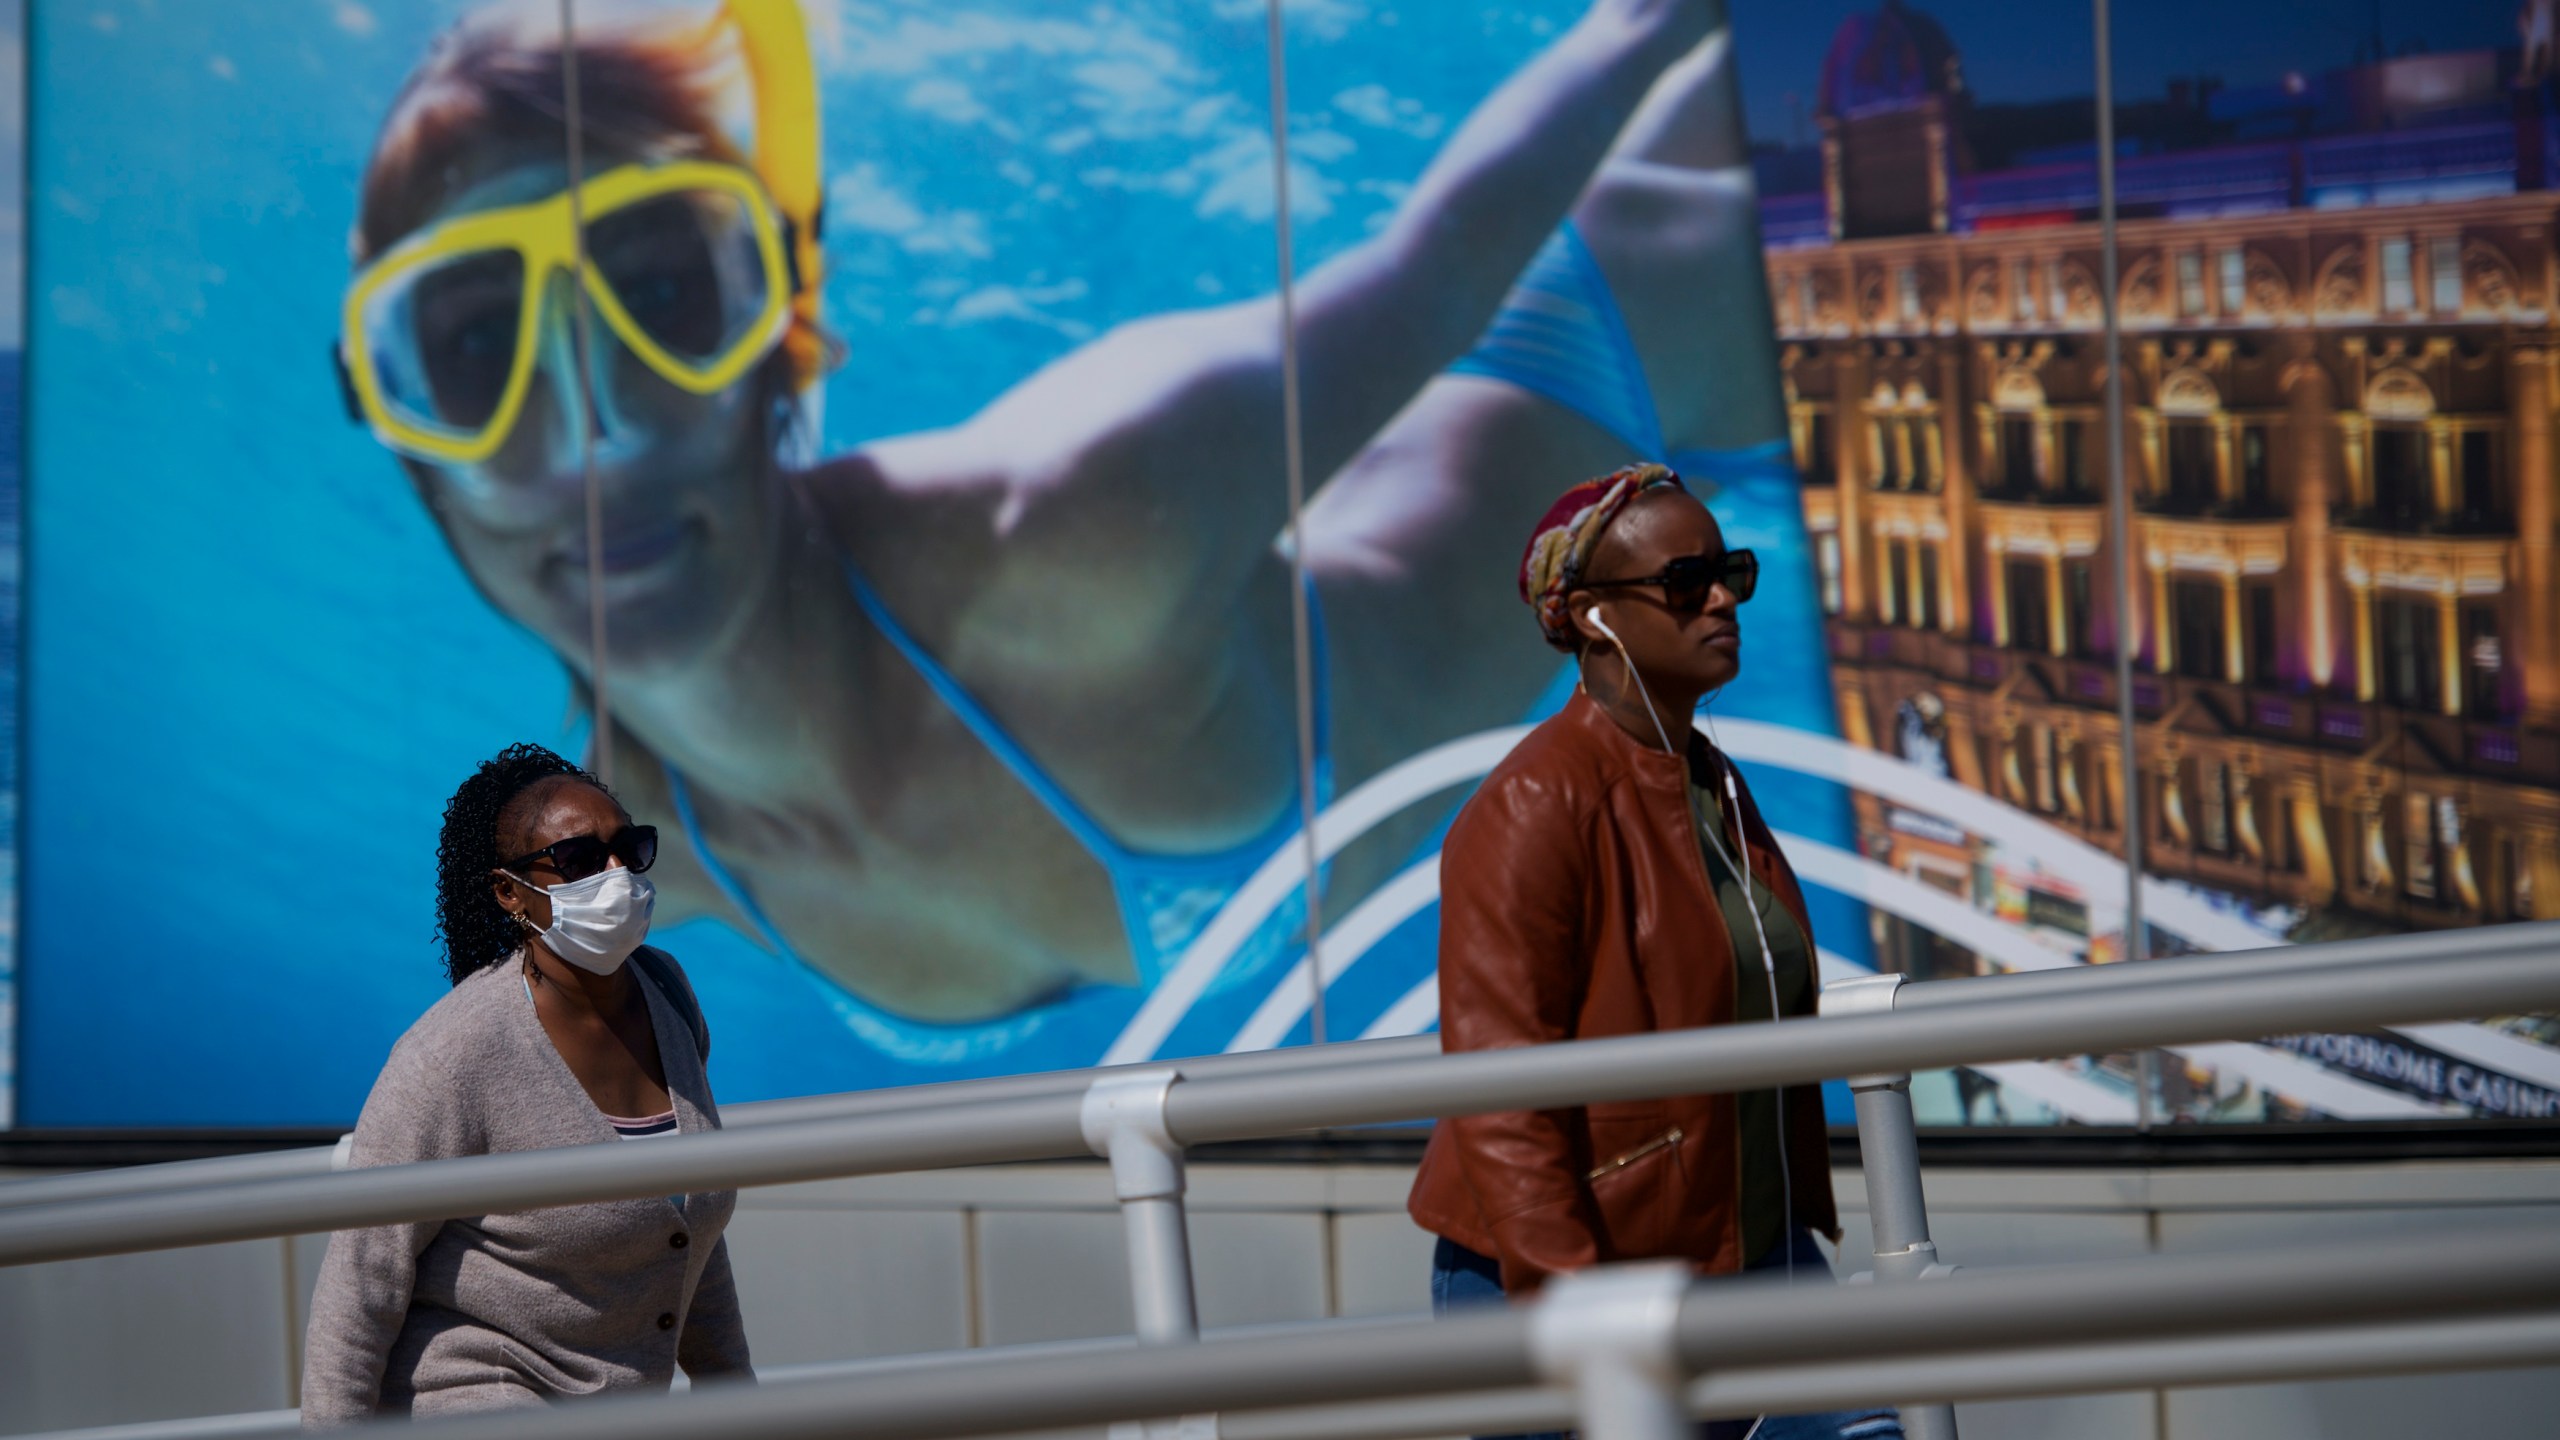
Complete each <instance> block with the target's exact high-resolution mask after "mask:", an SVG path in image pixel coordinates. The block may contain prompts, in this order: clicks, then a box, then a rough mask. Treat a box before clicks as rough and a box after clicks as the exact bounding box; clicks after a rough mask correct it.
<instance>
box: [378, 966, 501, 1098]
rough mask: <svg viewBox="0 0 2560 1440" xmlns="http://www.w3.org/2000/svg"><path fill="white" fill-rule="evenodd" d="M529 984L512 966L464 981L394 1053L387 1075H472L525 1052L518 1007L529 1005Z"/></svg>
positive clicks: (430, 1008) (479, 973) (477, 973)
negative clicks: (394, 1071)
mask: <svg viewBox="0 0 2560 1440" xmlns="http://www.w3.org/2000/svg"><path fill="white" fill-rule="evenodd" d="M523 983H524V982H523V980H522V978H521V976H520V975H519V974H518V972H517V969H516V966H515V965H514V964H513V963H511V962H510V961H507V960H501V961H499V962H498V963H496V964H494V965H491V966H488V967H486V968H485V969H480V970H475V971H473V972H472V973H470V974H469V975H466V976H464V977H462V979H461V980H460V981H459V982H457V983H456V984H455V985H454V987H453V988H452V989H451V990H448V991H446V992H445V993H444V995H443V996H442V997H440V998H439V999H437V1001H436V1003H434V1004H433V1005H430V1006H428V1007H427V1010H426V1013H425V1014H423V1015H420V1016H419V1017H418V1018H417V1019H416V1020H415V1021H414V1022H412V1023H411V1024H410V1026H409V1028H408V1030H407V1031H406V1032H405V1033H404V1034H402V1035H401V1037H400V1039H399V1042H398V1043H397V1044H395V1045H393V1046H392V1047H391V1061H392V1064H391V1066H390V1067H386V1073H387V1072H388V1070H389V1069H391V1068H394V1067H399V1068H419V1069H427V1070H438V1071H444V1072H447V1073H454V1072H464V1073H468V1072H471V1071H477V1070H482V1069H485V1068H487V1065H488V1063H489V1062H490V1061H491V1060H493V1059H495V1058H497V1057H499V1056H502V1055H505V1054H509V1053H512V1052H514V1051H517V1050H520V1049H522V1048H523V1047H522V1045H521V1043H520V1040H521V1037H520V1036H519V1035H518V1033H517V1032H518V1031H519V1030H520V1029H521V1028H522V1027H521V1026H519V1025H516V1024H515V1023H513V1022H514V1021H515V1020H516V1019H517V1018H518V1017H517V1016H516V1015H515V1014H514V1013H513V1006H515V1005H522V1004H527V1003H529V1002H528V1001H527V1000H526V997H525V994H524V991H523V988H522V986H523Z"/></svg>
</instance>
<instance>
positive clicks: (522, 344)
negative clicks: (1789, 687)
mask: <svg viewBox="0 0 2560 1440" xmlns="http://www.w3.org/2000/svg"><path fill="white" fill-rule="evenodd" d="M723 25H725V26H728V27H730V28H732V29H734V30H735V32H736V35H737V39H738V45H739V49H740V51H741V52H742V54H743V55H744V57H745V60H746V65H747V70H748V74H749V77H750V79H751V82H752V84H753V88H754V95H755V159H754V168H753V170H752V171H750V170H746V169H741V168H739V167H737V166H735V165H729V164H724V163H720V162H717V161H709V160H676V161H669V162H665V163H658V164H635V165H624V166H620V167H617V168H615V169H613V170H610V171H607V172H606V173H604V174H602V175H598V176H595V177H593V178H591V179H588V180H586V181H585V182H584V183H582V184H580V185H579V186H578V187H577V188H576V189H575V190H574V191H567V190H564V191H562V192H560V193H559V194H556V195H552V196H549V197H547V198H545V199H542V200H538V201H535V202H533V203H531V204H526V205H514V206H508V207H505V208H503V209H495V210H482V211H475V212H473V213H470V214H467V215H459V216H455V217H453V218H452V219H449V220H446V221H444V222H442V223H440V224H437V225H434V226H432V227H429V228H428V229H425V230H422V231H420V232H418V233H417V234H415V235H412V236H410V237H409V238H408V239H406V240H404V241H402V242H401V243H400V244H398V245H396V246H394V247H392V248H391V249H390V250H388V251H385V252H384V253H383V254H382V255H381V256H379V257H377V258H376V259H374V260H373V261H372V262H371V263H369V264H367V265H366V266H365V267H364V268H363V269H362V270H361V271H359V272H358V273H357V275H356V277H355V279H354V281H353V282H352V283H350V284H349V285H348V287H347V295H346V303H345V309H344V314H343V317H342V324H341V330H340V338H339V342H338V348H337V360H338V366H339V374H340V377H341V379H342V381H343V383H344V386H345V390H346V397H347V400H348V402H349V409H350V411H351V412H352V413H353V414H354V415H355V416H356V418H358V419H361V420H363V421H364V422H365V423H366V424H367V425H369V426H370V427H372V430H373V432H374V434H375V436H376V437H377V438H379V439H380V440H381V441H382V443H383V444H385V445H387V446H389V447H391V448H392V449H394V450H397V451H399V452H401V453H403V454H406V455H411V456H415V457H417V458H419V459H422V460H431V461H441V462H445V463H450V464H474V463H477V462H479V461H482V460H486V459H488V458H489V456H491V455H492V454H495V453H496V452H497V450H498V447H499V446H501V445H503V444H505V443H506V439H507V436H508V435H509V434H510V433H512V432H513V430H514V428H515V423H516V420H517V418H518V416H519V415H520V414H521V412H522V410H523V406H524V399H525V395H526V393H527V391H529V390H530V389H531V387H532V379H533V371H534V368H535V366H536V364H537V363H538V360H539V352H540V349H541V345H540V334H539V331H540V327H541V323H542V311H543V294H544V291H545V290H546V288H547V287H548V286H549V285H550V283H551V280H552V277H553V276H555V275H558V274H563V273H568V274H573V275H575V276H576V281H577V283H578V284H579V285H580V286H581V287H583V289H584V290H585V292H586V295H587V298H588V300H589V302H590V303H591V304H592V305H593V307H594V311H595V314H596V316H597V317H598V318H599V319H601V320H602V321H603V322H604V325H605V328H606V329H608V330H610V331H611V332H612V334H613V335H614V336H615V338H616V339H618V340H620V341H621V343H622V344H623V346H624V347H625V348H626V349H628V350H629V351H630V353H631V354H632V355H633V356H635V357H636V358H638V359H639V361H640V362H641V363H642V364H643V365H645V366H647V367H648V368H649V370H650V371H652V372H653V373H655V374H657V375H658V376H660V377H661V378H663V379H665V380H666V381H667V382H668V383H669V384H671V385H674V386H676V387H678V388H680V389H683V390H686V391H689V392H691V393H693V394H696V395H710V394H716V393H718V392H719V391H721V390H724V389H726V388H728V387H729V386H731V385H734V384H736V383H737V382H738V381H739V380H740V378H741V377H743V376H745V375H746V374H747V373H748V372H749V371H751V370H753V369H754V368H755V366H757V365H758V364H759V363H761V362H762V361H763V360H764V359H765V358H766V357H767V356H769V355H771V354H772V353H773V352H774V350H775V349H776V348H777V347H779V348H781V349H783V350H784V351H785V352H786V353H787V354H788V355H789V356H790V359H791V362H792V366H793V371H794V374H795V375H796V377H797V378H798V381H799V383H800V384H802V385H807V384H810V383H813V382H814V381H815V380H816V379H817V378H818V376H819V375H820V374H822V373H823V371H824V369H825V366H826V363H827V360H828V353H827V350H828V345H827V340H826V338H825V335H824V332H823V331H822V330H821V329H820V328H819V300H820V285H819V278H820V275H821V269H822V251H821V248H820V224H821V219H822V210H823V205H824V190H823V186H822V182H821V179H820V176H819V131H818V86H817V73H816V68H815V66H814V64H813V63H812V61H811V58H810V54H809V41H808V32H807V29H806V27H805V25H804V23H803V20H802V17H801V14H800V6H799V4H798V0H726V3H724V4H723V6H722V7H721V11H720V13H719V15H718V17H716V18H715V20H714V21H713V28H714V30H715V31H716V30H717V29H718V28H719V27H720V26H723ZM580 215H582V216H583V217H584V220H585V234H584V237H583V241H584V243H583V246H581V243H580V240H581V237H580V235H579V233H578V227H577V225H576V223H575V219H574V218H573V217H576V216H580ZM582 250H583V263H581V251H582Z"/></svg>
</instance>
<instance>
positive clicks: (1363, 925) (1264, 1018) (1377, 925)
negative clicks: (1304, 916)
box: [1227, 850, 1440, 1055]
mask: <svg viewBox="0 0 2560 1440" xmlns="http://www.w3.org/2000/svg"><path fill="white" fill-rule="evenodd" d="M1439 899H1440V852H1439V851H1437V850H1434V851H1432V852H1431V855H1430V857H1429V858H1427V859H1424V860H1421V861H1418V862H1416V863H1415V864H1413V865H1412V866H1410V867H1408V868H1407V869H1406V870H1405V872H1404V873H1403V874H1401V875H1398V876H1397V877H1396V878H1394V879H1393V880H1390V881H1388V882H1387V883H1386V884H1384V885H1381V886H1379V887H1378V889H1377V891H1376V893H1374V894H1372V895H1371V896H1370V897H1369V898H1368V899H1366V900H1363V901H1361V902H1360V904H1359V906H1358V907H1357V908H1356V909H1354V910H1353V911H1352V912H1351V913H1350V914H1348V915H1345V916H1344V917H1342V923H1341V924H1339V925H1336V926H1334V927H1333V928H1332V929H1330V930H1327V931H1326V932H1324V943H1323V944H1322V945H1320V946H1318V947H1317V953H1319V954H1321V955H1322V956H1323V957H1324V962H1325V963H1324V972H1325V973H1324V983H1325V987H1326V988H1327V989H1331V988H1332V987H1333V984H1334V982H1335V981H1338V980H1340V979H1341V978H1342V977H1343V976H1344V975H1346V974H1348V973H1350V970H1351V967H1352V966H1354V965H1357V964H1359V963H1360V958H1361V957H1362V956H1364V955H1366V954H1368V953H1369V951H1370V949H1371V948H1372V947H1373V946H1375V945H1376V944H1377V943H1378V942H1379V941H1381V940H1384V939H1386V938H1387V936H1388V935H1389V934H1390V933H1391V932H1393V931H1394V930H1395V928H1396V927H1397V926H1399V925H1401V924H1403V923H1404V922H1405V921H1407V920H1410V919H1412V918H1413V917H1414V916H1415V915H1416V914H1418V913H1420V912H1421V911H1422V910H1424V909H1425V908H1427V907H1429V906H1431V905H1433V904H1435V903H1437V902H1438V901H1439ZM1312 1008H1313V1001H1312V1000H1311V999H1310V995H1309V986H1308V984H1307V962H1306V961H1305V960H1304V959H1303V958H1302V959H1300V960H1299V961H1298V963H1297V964H1295V965H1293V966H1290V967H1289V973H1288V974H1287V975H1285V976H1283V977H1281V980H1280V983H1279V984H1277V985H1274V986H1272V987H1271V993H1270V995H1269V996H1267V997H1265V998H1264V1000H1263V1002H1262V1007H1261V1008H1260V1009H1258V1010H1256V1011H1254V1012H1253V1018H1252V1019H1250V1020H1247V1021H1246V1022H1244V1028H1243V1029H1241V1030H1238V1031H1237V1032H1236V1038H1235V1039H1234V1040H1232V1041H1229V1042H1228V1044H1227V1053H1228V1054H1230V1055H1233V1054H1235V1053H1236V1052H1238V1051H1240V1050H1268V1049H1270V1048H1271V1047H1273V1046H1274V1045H1277V1044H1279V1043H1280V1042H1281V1041H1283V1040H1286V1039H1288V1038H1289V1031H1290V1030H1291V1029H1292V1028H1294V1027H1295V1026H1296V1025H1297V1023H1298V1021H1299V1020H1300V1019H1301V1018H1303V1017H1304V1016H1305V1015H1306V1013H1307V1011H1308V1010H1310V1009H1312ZM1404 1033H1408V1034H1409V1033H1412V1032H1409V1031H1408V1032H1404Z"/></svg>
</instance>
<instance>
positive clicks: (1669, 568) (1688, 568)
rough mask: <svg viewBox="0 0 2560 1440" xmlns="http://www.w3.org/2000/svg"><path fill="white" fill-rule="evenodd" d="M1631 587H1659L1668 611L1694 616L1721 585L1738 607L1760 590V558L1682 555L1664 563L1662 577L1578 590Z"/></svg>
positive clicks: (1740, 553) (1738, 553)
mask: <svg viewBox="0 0 2560 1440" xmlns="http://www.w3.org/2000/svg"><path fill="white" fill-rule="evenodd" d="M1629 585H1659V586H1661V587H1662V603H1663V606H1664V607H1665V608H1666V609H1669V610H1673V611H1676V612H1678V613H1680V614H1683V615H1695V614H1697V613H1698V612H1699V611H1701V610H1704V609H1706V608H1707V593H1708V592H1709V591H1711V590H1713V589H1714V588H1715V587H1717V586H1718V585H1722V586H1723V587H1724V588H1725V589H1727V590H1729V591H1731V592H1732V593H1733V603H1734V604H1736V605H1739V604H1741V603H1742V602H1743V601H1745V600H1748V599H1750V598H1751V596H1752V593H1753V592H1755V591H1757V590H1758V589H1759V588H1760V557H1759V556H1757V555H1754V554H1752V553H1751V552H1750V551H1748V550H1727V551H1726V552H1724V553H1723V554H1722V555H1715V556H1708V555H1683V556H1681V557H1680V558H1679V559H1677V560H1670V561H1666V562H1664V564H1663V567H1662V573H1661V574H1659V575H1646V576H1642V577H1640V578H1638V579H1634V580H1585V581H1584V582H1582V584H1581V585H1579V586H1577V587H1575V588H1577V589H1582V590H1618V589H1623V588H1625V587H1626V586H1629Z"/></svg>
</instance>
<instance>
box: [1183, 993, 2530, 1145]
mask: <svg viewBox="0 0 2560 1440" xmlns="http://www.w3.org/2000/svg"><path fill="white" fill-rule="evenodd" d="M1907 988H1921V987H1907ZM2554 1006H2560V965H2555V964H2553V963H2552V961H2551V958H2550V957H2549V956H2547V955H2543V954H2539V953H2531V952H2493V953H2491V954H2488V955H2484V956H2479V957H2471V956H2461V957H2448V958H2445V959H2441V960H2436V961H2433V962H2431V963H2428V964H2425V965H2411V966H2380V965H2367V966H2357V967H2352V968H2349V969H2346V970H2341V971H2338V972H2336V973H2334V974H2325V975H2323V976H2322V978H2321V981H2320V983H2319V984H2317V985H2306V984H2304V983H2302V977H2301V976H2300V975H2298V974H2292V973H2275V974H2243V975H2239V976H2235V977H2232V978H2228V979H2213V980H2197V981H2195V982H2193V983H2192V984H2191V985H2151V986H2128V987H2123V988H2122V989H2121V990H2118V991H2110V992H2104V993H2098V994H2091V995H2086V996H2083V995H2079V994H2074V993H2062V994H2052V995H2045V996H2040V997H2035V998H2028V999H2019V1000H1986V1001H1985V1002H1984V1003H1982V1004H1980V1005H1973V1006H1964V1007H1948V1008H1943V1009H1938V1010H1935V1011H1930V1012H1924V1013H1897V1014H1892V1015H1875V1016H1855V1017H1846V1018H1840V1019H1809V1020H1788V1021H1784V1022H1782V1023H1779V1024H1776V1025H1738V1026H1729V1027H1720V1028H1718V1029H1715V1030H1708V1031H1688V1032H1683V1031H1665V1032H1661V1033H1658V1034H1651V1035H1631V1036H1626V1037H1622V1038H1619V1039H1612V1040H1585V1041H1579V1042H1575V1043H1572V1044H1565V1045H1541V1046H1532V1047H1527V1048H1523V1049H1514V1050H1478V1051H1469V1052H1466V1053H1463V1054H1457V1055H1445V1056H1435V1057H1432V1058H1430V1059H1426V1060H1386V1061H1380V1062H1378V1063H1376V1064H1372V1065H1364V1066H1362V1067H1360V1068H1359V1069H1358V1070H1356V1071H1353V1070H1341V1071H1314V1072H1310V1073H1307V1074H1304V1075H1302V1076H1300V1077H1299V1078H1298V1079H1297V1080H1296V1081H1295V1082H1294V1083H1292V1084H1290V1085H1288V1086H1286V1087H1280V1086H1271V1085H1260V1084H1254V1083H1252V1082H1249V1081H1231V1080H1228V1079H1226V1078H1224V1077H1220V1076H1203V1077H1201V1078H1199V1079H1197V1080H1186V1081H1185V1082H1184V1083H1182V1084H1180V1085H1177V1086H1175V1087H1174V1090H1173V1095H1172V1097H1171V1099H1170V1100H1169V1101H1168V1102H1167V1111H1168V1114H1169V1116H1170V1118H1171V1122H1172V1129H1173V1133H1174V1134H1175V1135H1176V1136H1177V1137H1179V1138H1180V1139H1181V1140H1182V1141H1183V1142H1184V1143H1186V1144H1200V1143H1203V1142H1207V1141H1217V1140H1241V1139H1246V1138H1250V1137H1254V1136H1263V1135H1277V1134H1285V1133H1287V1132H1289V1131H1292V1130H1297V1129H1304V1128H1307V1127H1309V1126H1311V1125H1317V1124H1322V1125H1364V1124H1375V1123H1378V1122H1381V1121H1389V1120H1404V1119H1411V1118H1415V1117H1418V1116H1426V1115H1471V1114H1481V1113H1484V1112H1487V1111H1498V1110H1540V1109H1548V1108H1552V1107H1555V1106H1560V1105H1587V1104H1592V1103H1596V1102H1601V1101H1609V1100H1651V1099H1658V1098H1660V1097H1662V1096H1665V1095H1690V1094H1729V1093H1732V1092H1734V1091H1738V1090H1751V1089H1759V1088H1763V1087H1767V1086H1771V1085H1794V1084H1803V1083H1810V1082H1812V1081H1816V1080H1825V1079H1830V1078H1832V1077H1834V1076H1841V1075H1857V1074H1873V1073H1890V1072H1894V1071H1901V1070H1935V1069H1943V1068H1945V1067H1947V1066H1950V1065H1976V1064H1985V1063H1989V1062H1992V1061H1999V1060H2034V1059H2042V1058H2045V1057H2048V1056H2054V1055H2101V1054H2108V1053H2112V1052H2116V1051H2122V1050H2138V1049H2144V1048H2147V1047H2150V1046H2156V1045H2183V1044H2196V1043H2201V1042H2205V1041H2212V1040H2253V1039H2257V1038H2259V1037H2262V1036H2266V1035H2274V1034H2283V1033H2287V1032H2291V1031H2297V1030H2321V1029H2355V1028H2360V1027H2367V1026H2374V1025H2391V1024H2408V1023H2415V1022H2419V1021H2430V1020H2456V1019H2462V1018H2465V1017H2468V1016H2476V1015H2512V1014H2521V1013H2526V1012H2530V1011H2534V1010H2540V1009H2548V1008H2552V1007H2554Z"/></svg>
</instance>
